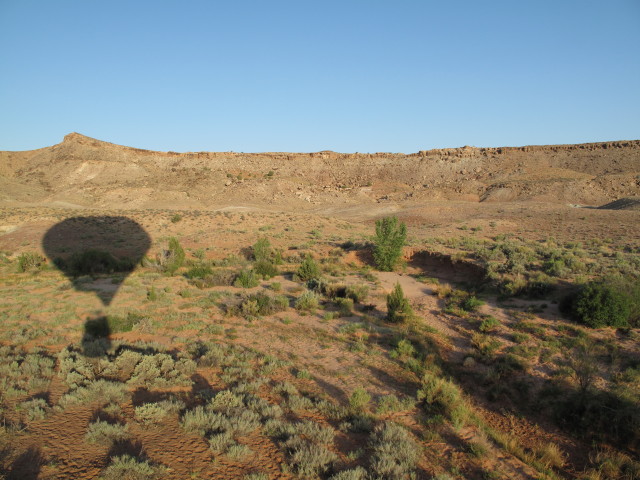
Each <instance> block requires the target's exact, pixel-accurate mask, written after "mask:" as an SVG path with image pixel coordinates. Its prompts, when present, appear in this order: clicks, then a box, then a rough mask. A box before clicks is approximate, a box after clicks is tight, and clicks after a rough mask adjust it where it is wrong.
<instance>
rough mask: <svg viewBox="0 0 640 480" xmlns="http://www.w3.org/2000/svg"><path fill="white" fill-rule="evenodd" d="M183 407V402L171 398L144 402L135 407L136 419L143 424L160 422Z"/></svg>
mask: <svg viewBox="0 0 640 480" xmlns="http://www.w3.org/2000/svg"><path fill="white" fill-rule="evenodd" d="M183 408H184V402H182V401H180V400H177V399H171V400H163V401H160V402H153V403H144V404H142V405H140V406H137V407H135V410H134V415H135V418H136V420H138V421H139V422H142V423H145V424H154V423H160V422H161V421H162V420H164V419H165V418H166V417H167V416H169V415H172V414H177V413H178V412H179V411H180V410H182V409H183Z"/></svg>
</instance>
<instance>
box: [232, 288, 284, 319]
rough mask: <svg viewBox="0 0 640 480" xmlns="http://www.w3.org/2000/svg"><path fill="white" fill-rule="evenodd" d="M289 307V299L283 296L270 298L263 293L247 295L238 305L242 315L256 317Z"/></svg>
mask: <svg viewBox="0 0 640 480" xmlns="http://www.w3.org/2000/svg"><path fill="white" fill-rule="evenodd" d="M288 307H289V299H288V298H287V297H286V296H284V295H278V296H276V297H271V296H269V295H267V294H265V293H256V294H254V295H249V296H248V297H247V298H246V299H245V300H243V302H242V304H241V305H240V310H241V312H242V314H243V315H244V316H245V317H247V316H252V317H256V316H258V315H272V314H274V313H276V312H281V311H283V310H286V309H287V308H288Z"/></svg>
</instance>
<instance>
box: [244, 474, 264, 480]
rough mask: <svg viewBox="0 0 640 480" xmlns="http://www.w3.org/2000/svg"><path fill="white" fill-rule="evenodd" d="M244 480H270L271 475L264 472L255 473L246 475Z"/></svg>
mask: <svg viewBox="0 0 640 480" xmlns="http://www.w3.org/2000/svg"><path fill="white" fill-rule="evenodd" d="M242 480H269V475H267V474H266V473H264V472H253V473H248V474H246V475H245V476H244V477H242Z"/></svg>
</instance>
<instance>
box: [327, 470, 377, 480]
mask: <svg viewBox="0 0 640 480" xmlns="http://www.w3.org/2000/svg"><path fill="white" fill-rule="evenodd" d="M368 479H369V475H368V474H367V471H366V470H365V469H364V468H362V467H356V468H350V469H348V470H342V471H341V472H338V473H336V474H335V475H332V476H331V477H329V480H368Z"/></svg>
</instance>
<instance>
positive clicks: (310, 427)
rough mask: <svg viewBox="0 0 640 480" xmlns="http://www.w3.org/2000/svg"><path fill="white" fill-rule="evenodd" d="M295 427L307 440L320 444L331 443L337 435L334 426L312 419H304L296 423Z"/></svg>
mask: <svg viewBox="0 0 640 480" xmlns="http://www.w3.org/2000/svg"><path fill="white" fill-rule="evenodd" d="M294 428H295V432H296V433H297V434H298V435H302V436H304V437H305V438H306V439H307V440H310V441H312V442H314V443H317V444H319V445H331V444H332V443H333V439H334V437H335V432H334V430H333V428H331V427H325V426H322V425H319V424H318V423H316V422H312V421H310V420H304V421H302V422H299V423H296V424H295V425H294Z"/></svg>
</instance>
